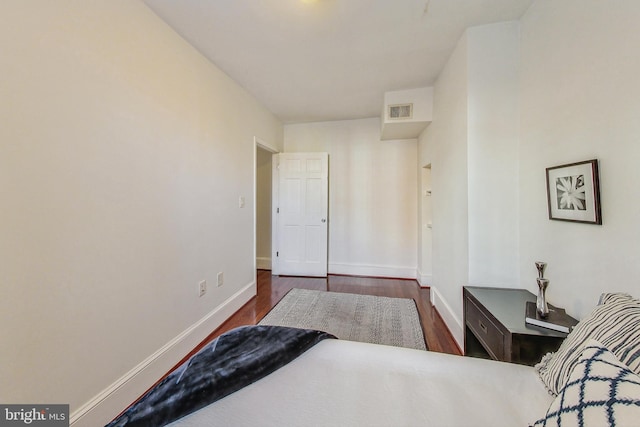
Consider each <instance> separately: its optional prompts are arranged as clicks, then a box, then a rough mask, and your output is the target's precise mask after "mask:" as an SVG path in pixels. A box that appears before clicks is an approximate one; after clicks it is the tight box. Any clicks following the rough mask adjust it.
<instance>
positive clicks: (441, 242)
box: [419, 37, 469, 342]
mask: <svg viewBox="0 0 640 427" xmlns="http://www.w3.org/2000/svg"><path fill="white" fill-rule="evenodd" d="M467 62H468V57H467V38H466V37H462V38H461V39H460V41H459V42H458V45H457V46H456V48H455V50H454V52H453V53H452V55H451V57H450V58H449V61H448V62H447V65H446V66H445V68H444V69H443V71H442V73H440V76H439V77H438V80H437V81H436V84H435V87H434V105H433V122H431V124H430V125H429V126H428V127H427V129H425V131H424V132H422V134H421V135H420V139H419V146H420V150H419V151H420V155H419V159H420V160H419V161H420V163H419V166H420V167H423V166H426V165H428V164H431V188H432V196H431V209H432V211H431V212H432V223H433V227H432V248H433V255H432V256H433V258H432V262H433V275H432V285H431V298H432V302H433V303H434V305H435V306H436V308H437V309H438V311H439V312H440V314H441V315H442V317H443V319H444V321H445V322H446V323H447V325H448V326H449V329H450V330H451V331H452V333H453V334H454V337H455V338H456V339H457V340H458V341H459V342H461V340H462V335H461V334H462V316H461V315H460V313H461V312H462V297H461V286H462V285H464V284H466V283H467V282H468V277H469V262H468V254H469V246H468V209H467V205H468V197H467V195H468V190H467V187H468V172H467V132H468V131H467V127H468V124H467V122H468V117H467V116H468V113H467V111H468V100H467V85H468V78H467Z"/></svg>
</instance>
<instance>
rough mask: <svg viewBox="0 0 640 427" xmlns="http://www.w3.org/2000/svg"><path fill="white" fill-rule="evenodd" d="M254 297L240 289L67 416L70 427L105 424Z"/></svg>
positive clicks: (249, 290) (251, 286) (252, 291)
mask: <svg viewBox="0 0 640 427" xmlns="http://www.w3.org/2000/svg"><path fill="white" fill-rule="evenodd" d="M255 295H256V283H255V282H251V283H249V284H248V285H246V286H244V287H243V288H242V289H240V290H239V291H238V292H236V293H235V294H234V295H232V296H231V297H230V298H228V299H227V300H226V301H224V302H223V303H222V304H220V305H219V306H218V307H216V308H215V309H214V310H213V311H211V312H210V313H208V314H207V315H206V316H204V317H203V318H202V319H200V320H198V321H197V322H196V323H194V324H193V325H191V326H190V327H189V328H187V329H186V330H184V331H183V332H182V333H180V334H179V335H178V336H176V337H175V338H173V339H172V340H171V341H169V342H168V343H167V344H165V345H164V346H162V347H161V348H160V349H158V350H157V351H156V352H155V353H153V354H152V355H151V356H149V357H147V358H146V359H145V360H143V361H142V362H141V363H140V364H138V366H136V367H135V368H133V369H132V370H130V371H129V372H127V373H126V374H125V375H123V376H122V377H121V378H119V379H118V380H117V381H115V382H114V383H113V384H111V385H110V386H109V387H107V388H105V389H104V390H103V391H102V392H100V393H99V394H98V395H96V396H95V397H94V398H93V399H91V400H90V401H88V402H87V403H85V404H84V405H83V406H81V407H80V408H78V409H77V410H76V411H74V412H73V413H72V414H71V416H70V426H73V427H84V426H87V427H94V426H98V425H105V424H107V423H108V422H109V421H111V420H112V419H113V418H114V417H115V416H117V415H118V414H119V413H120V412H122V410H123V409H125V408H126V407H127V406H129V405H130V404H131V403H132V402H133V401H134V400H136V399H137V398H138V397H140V395H142V393H144V392H145V391H147V390H148V389H149V387H151V386H152V385H153V384H155V382H156V381H157V380H158V379H160V378H161V377H162V376H163V375H164V374H166V373H167V372H168V371H169V370H170V369H171V368H172V367H174V366H175V364H176V363H178V362H179V361H180V360H181V359H182V358H183V357H184V356H185V355H186V354H188V353H189V352H190V351H191V350H193V349H194V348H195V347H196V346H197V345H198V344H200V343H201V342H202V340H204V339H205V338H206V337H207V336H208V335H209V334H210V333H211V332H212V331H213V330H215V329H216V328H218V327H219V326H220V325H221V324H222V323H223V322H224V321H225V320H227V319H228V318H229V317H230V316H231V315H233V314H234V313H235V312H236V311H238V310H239V309H240V308H241V307H242V306H243V305H244V304H246V303H247V301H249V300H250V299H251V298H253V297H254V296H255Z"/></svg>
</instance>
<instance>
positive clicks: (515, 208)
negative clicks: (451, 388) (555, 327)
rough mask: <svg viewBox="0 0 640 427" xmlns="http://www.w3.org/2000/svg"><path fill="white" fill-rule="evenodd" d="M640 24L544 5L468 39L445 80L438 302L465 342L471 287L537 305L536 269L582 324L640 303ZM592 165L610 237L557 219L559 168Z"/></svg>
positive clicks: (592, 4)
mask: <svg viewBox="0 0 640 427" xmlns="http://www.w3.org/2000/svg"><path fill="white" fill-rule="evenodd" d="M638 16H640V3H638V2H635V1H619V2H613V3H611V2H607V3H604V2H600V1H598V0H589V1H578V0H568V1H563V2H553V1H550V0H538V1H536V2H535V3H534V4H533V6H532V7H531V8H530V9H529V10H528V11H527V12H526V14H525V15H524V17H523V18H522V19H521V21H520V22H519V25H518V24H517V23H501V24H494V25H490V26H485V27H476V28H471V29H469V30H467V32H466V33H465V35H464V36H463V38H462V39H461V40H460V42H459V44H458V46H457V48H456V50H455V51H454V53H453V54H452V56H451V58H450V60H449V62H448V63H447V65H446V67H445V69H444V70H443V72H442V74H441V75H440V77H439V79H438V81H437V82H436V85H435V97H434V119H433V122H432V123H431V125H430V126H429V127H428V128H427V129H426V130H425V131H424V132H423V133H422V135H421V136H420V139H419V159H420V163H419V166H424V165H426V164H431V165H432V189H433V198H432V199H433V239H434V240H433V288H432V289H433V292H432V294H433V298H434V300H435V303H436V306H437V307H438V309H439V311H440V313H441V314H442V315H443V317H444V318H445V321H446V322H447V324H448V325H449V327H450V328H451V330H452V332H453V333H454V336H455V337H456V339H457V340H458V342H459V343H461V338H462V329H461V320H462V304H461V286H463V285H465V284H467V283H470V284H474V285H475V284H482V285H491V286H515V287H524V288H528V289H529V290H531V291H532V292H534V293H535V292H537V287H536V285H535V276H536V270H535V267H534V262H535V261H546V262H548V264H549V265H548V268H547V272H546V276H547V277H548V278H549V279H550V281H551V284H550V287H549V291H548V297H549V301H550V302H551V303H552V304H556V305H559V306H563V307H565V308H566V309H567V311H568V312H569V313H570V314H572V315H574V316H576V317H578V318H580V317H582V316H584V315H585V314H586V313H588V312H589V311H590V310H591V309H592V308H593V306H594V304H595V303H596V301H597V298H598V296H599V294H600V293H601V292H603V291H623V292H629V293H631V294H634V295H636V296H637V295H638V285H637V284H636V283H635V282H636V280H637V278H638V277H639V276H640V274H639V273H640V250H639V249H640V248H638V243H637V242H638V241H640V227H639V226H638V221H637V218H638V217H639V214H640V202H638V201H636V200H635V199H634V197H633V196H632V194H634V193H633V189H632V186H633V185H634V184H635V183H636V182H638V179H639V178H640V176H639V175H640V172H639V169H638V168H637V167H636V164H635V163H636V160H637V159H638V158H640V145H639V144H638V143H637V141H636V140H637V135H639V134H640V121H638V120H637V118H638V115H639V113H640V82H639V81H638V79H637V76H638V72H639V71H640V57H638V55H636V53H635V46H637V45H638V44H639V42H640V33H639V32H638V31H637V30H636V27H637V17H638ZM518 26H519V27H520V28H519V31H518V28H517V27H518ZM516 59H517V60H516ZM514 70H517V72H514ZM514 145H515V146H514ZM592 158H597V159H599V161H600V182H601V196H602V215H603V225H602V226H596V225H588V224H577V223H567V222H561V221H550V220H549V219H548V213H547V202H546V184H545V168H546V167H549V166H556V165H560V164H564V163H571V162H576V161H581V160H588V159H592ZM462 181H464V182H462ZM445 183H446V184H445ZM500 183H502V184H500ZM497 186H499V189H498V190H496V191H493V190H492V189H494V188H496V187H497ZM514 188H515V190H516V191H515V192H514ZM467 189H468V192H467ZM443 191H444V192H445V193H446V194H447V197H446V198H444V197H442V195H441V193H442V192H443ZM503 192H504V193H503ZM503 194H504V195H506V201H505V200H502V197H503ZM441 198H442V199H441ZM454 212H455V214H454ZM465 215H468V221H466V220H465V219H464V217H465ZM513 218H515V219H516V220H515V222H514V220H513ZM465 224H468V229H466V228H465ZM447 239H448V240H447ZM466 239H468V241H467V240H466Z"/></svg>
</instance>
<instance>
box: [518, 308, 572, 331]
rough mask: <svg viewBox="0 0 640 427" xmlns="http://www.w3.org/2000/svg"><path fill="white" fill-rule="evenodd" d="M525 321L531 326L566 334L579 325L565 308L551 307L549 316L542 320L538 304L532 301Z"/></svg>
mask: <svg viewBox="0 0 640 427" xmlns="http://www.w3.org/2000/svg"><path fill="white" fill-rule="evenodd" d="M524 320H525V322H526V323H528V324H530V325H534V326H540V327H542V328H547V329H553V330H554V331H558V332H565V333H567V334H568V333H569V332H571V330H572V329H573V327H574V326H576V325H577V324H578V321H577V320H576V319H574V318H573V317H571V316H569V315H568V314H567V313H566V312H565V311H564V309H563V308H558V307H553V306H552V305H550V306H549V315H548V316H547V317H545V318H542V317H540V315H539V314H538V310H536V303H535V302H531V301H529V302H527V309H526V315H525V318H524Z"/></svg>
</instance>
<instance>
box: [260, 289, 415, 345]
mask: <svg viewBox="0 0 640 427" xmlns="http://www.w3.org/2000/svg"><path fill="white" fill-rule="evenodd" d="M258 324H259V325H274V326H289V327H295V328H303V329H318V330H321V331H325V332H329V333H331V334H333V335H335V336H336V337H338V338H340V339H344V340H349V341H361V342H369V343H374V344H384V345H393V346H397V347H408V348H415V349H418V350H426V349H427V346H426V344H425V340H424V335H423V334H422V327H421V326H420V317H419V315H418V309H417V308H416V303H415V301H413V300H412V299H408V298H389V297H378V296H372V295H356V294H347V293H341V292H324V291H313V290H308V289H297V288H294V289H291V291H289V293H287V294H286V295H285V296H284V298H282V300H281V301H280V302H279V303H278V304H276V306H275V307H273V309H271V311H270V312H269V313H268V314H267V315H266V316H265V317H264V318H263V319H262V320H261V321H260V322H259V323H258Z"/></svg>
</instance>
